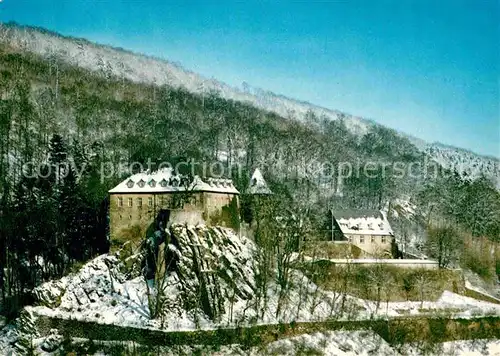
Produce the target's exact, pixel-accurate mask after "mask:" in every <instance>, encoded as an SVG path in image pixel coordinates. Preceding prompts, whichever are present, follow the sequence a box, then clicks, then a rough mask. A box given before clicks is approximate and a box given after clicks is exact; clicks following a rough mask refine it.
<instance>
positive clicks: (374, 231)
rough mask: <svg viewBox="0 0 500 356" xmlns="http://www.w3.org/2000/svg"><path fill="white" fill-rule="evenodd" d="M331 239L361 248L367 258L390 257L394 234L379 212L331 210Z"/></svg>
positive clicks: (384, 217)
mask: <svg viewBox="0 0 500 356" xmlns="http://www.w3.org/2000/svg"><path fill="white" fill-rule="evenodd" d="M330 213H331V218H332V230H331V232H332V233H331V239H332V240H333V241H338V242H343V243H345V242H347V243H351V244H353V245H355V246H357V247H359V248H360V249H361V250H362V251H363V252H364V253H365V255H367V256H373V257H390V256H391V249H392V243H393V240H394V234H393V232H392V229H391V226H390V224H389V221H387V218H386V216H385V215H384V214H383V213H382V212H381V211H379V210H353V209H351V210H350V209H346V210H331V211H330Z"/></svg>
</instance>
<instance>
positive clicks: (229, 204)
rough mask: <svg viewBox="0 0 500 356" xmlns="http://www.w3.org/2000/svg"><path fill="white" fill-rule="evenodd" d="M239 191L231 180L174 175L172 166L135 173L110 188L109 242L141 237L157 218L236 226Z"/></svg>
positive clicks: (176, 221)
mask: <svg viewBox="0 0 500 356" xmlns="http://www.w3.org/2000/svg"><path fill="white" fill-rule="evenodd" d="M238 196H239V192H238V190H237V189H236V188H235V187H234V185H233V182H232V181H231V180H230V179H214V178H209V179H206V180H203V179H201V178H200V177H198V176H195V177H194V178H193V179H188V178H187V177H182V176H179V175H174V174H173V173H172V170H171V169H163V170H161V171H158V172H153V173H149V172H145V173H138V174H134V175H132V176H131V177H129V178H127V179H125V180H124V181H122V182H121V183H120V184H118V185H117V186H116V187H114V188H113V189H111V190H110V191H109V198H110V204H109V220H110V221H109V226H110V238H111V243H112V245H113V244H120V243H123V242H125V241H129V240H140V239H143V238H144V237H145V236H146V234H147V231H148V229H149V228H150V227H151V226H152V225H154V224H158V223H159V221H160V220H164V221H162V223H163V224H164V226H166V224H167V223H180V224H188V225H197V224H217V225H222V226H228V227H233V228H236V227H237V226H234V225H237V222H236V221H235V219H236V218H235V216H234V214H235V212H234V210H236V216H237V214H238V209H239V198H238Z"/></svg>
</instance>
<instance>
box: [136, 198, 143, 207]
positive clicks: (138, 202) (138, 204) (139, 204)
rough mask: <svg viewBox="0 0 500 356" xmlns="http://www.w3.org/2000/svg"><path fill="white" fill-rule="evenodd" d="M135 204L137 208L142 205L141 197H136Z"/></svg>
mask: <svg viewBox="0 0 500 356" xmlns="http://www.w3.org/2000/svg"><path fill="white" fill-rule="evenodd" d="M137 206H138V207H139V208H141V207H142V198H137Z"/></svg>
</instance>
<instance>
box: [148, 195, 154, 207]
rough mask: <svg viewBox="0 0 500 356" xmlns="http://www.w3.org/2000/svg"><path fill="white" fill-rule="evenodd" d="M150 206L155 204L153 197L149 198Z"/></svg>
mask: <svg viewBox="0 0 500 356" xmlns="http://www.w3.org/2000/svg"><path fill="white" fill-rule="evenodd" d="M148 206H149V207H152V206H153V197H149V198H148Z"/></svg>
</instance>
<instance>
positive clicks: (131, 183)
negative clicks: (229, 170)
mask: <svg viewBox="0 0 500 356" xmlns="http://www.w3.org/2000/svg"><path fill="white" fill-rule="evenodd" d="M185 179H187V177H186V176H180V175H175V174H174V173H173V169H172V168H164V169H162V170H160V171H156V172H141V173H136V174H134V175H132V176H130V177H128V178H127V179H125V180H124V181H122V182H121V183H120V184H118V185H117V186H116V187H114V188H113V189H111V190H110V191H109V193H111V194H112V193H174V192H183V191H193V192H202V191H203V192H214V193H226V194H239V192H238V190H237V189H236V187H235V186H234V185H233V181H232V180H231V179H222V178H208V179H207V180H203V179H201V178H200V177H199V176H194V178H193V180H192V182H191V183H185V182H184V180H185ZM186 184H187V187H186Z"/></svg>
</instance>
